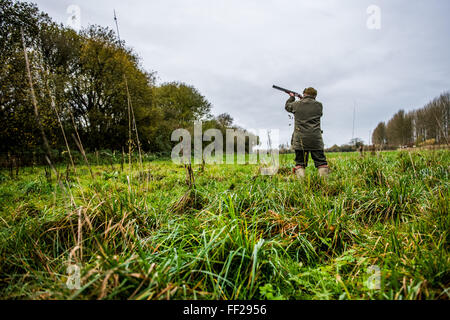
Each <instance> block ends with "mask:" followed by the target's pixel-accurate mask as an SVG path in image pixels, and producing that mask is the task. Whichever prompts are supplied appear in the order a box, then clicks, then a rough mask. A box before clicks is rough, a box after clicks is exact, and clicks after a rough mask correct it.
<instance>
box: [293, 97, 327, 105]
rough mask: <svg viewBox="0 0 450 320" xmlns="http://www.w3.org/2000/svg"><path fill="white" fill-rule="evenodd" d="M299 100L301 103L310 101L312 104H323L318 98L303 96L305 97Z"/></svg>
mask: <svg viewBox="0 0 450 320" xmlns="http://www.w3.org/2000/svg"><path fill="white" fill-rule="evenodd" d="M297 102H300V103H310V104H320V105H322V102H320V101H317V100H316V99H312V98H303V99H301V100H299V101H297Z"/></svg>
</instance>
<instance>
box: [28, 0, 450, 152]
mask: <svg viewBox="0 0 450 320" xmlns="http://www.w3.org/2000/svg"><path fill="white" fill-rule="evenodd" d="M37 4H38V5H39V7H40V8H41V9H42V10H43V11H46V12H48V13H49V14H50V16H51V17H53V18H54V19H55V20H56V21H59V22H62V23H65V22H66V20H67V14H66V8H67V7H68V6H69V5H70V4H76V5H79V6H80V8H81V12H82V24H83V26H87V24H99V25H103V26H109V27H111V28H114V24H113V19H112V15H113V8H115V9H116V11H117V12H118V16H119V24H120V29H121V36H122V38H123V39H124V40H126V42H127V45H128V46H130V47H132V48H134V50H135V51H136V52H137V53H138V54H139V55H140V56H141V57H142V63H143V66H144V67H145V68H146V69H148V70H156V71H158V75H159V77H160V79H161V81H162V82H167V81H174V80H176V81H183V82H186V83H189V84H192V85H194V86H196V87H197V88H198V89H199V90H200V91H201V92H202V94H204V95H205V96H206V97H207V98H208V100H210V102H211V103H212V104H213V105H214V109H213V112H214V113H215V114H220V113H223V112H228V113H230V114H231V115H232V116H233V118H234V119H235V120H236V122H237V123H238V125H240V126H242V127H245V128H271V129H279V130H280V132H281V142H286V141H290V137H291V131H292V127H289V119H288V115H287V114H286V112H285V111H284V103H285V100H286V99H287V97H286V96H284V95H283V94H282V93H280V92H277V91H275V90H273V89H272V88H271V87H272V85H273V84H278V85H280V86H284V87H288V88H292V89H293V90H300V91H301V90H302V89H303V88H305V87H307V86H314V87H316V88H317V89H318V90H319V98H318V99H319V100H320V101H321V102H323V104H324V112H325V114H324V118H323V125H322V126H323V129H324V132H325V133H324V140H325V144H326V145H327V146H331V145H333V144H343V143H346V142H348V141H349V140H350V139H351V135H352V122H353V110H354V105H355V103H356V105H357V118H356V134H357V136H359V137H362V138H363V139H364V140H365V141H366V142H368V141H369V134H370V131H371V130H373V129H374V128H375V126H376V125H377V123H378V122H379V121H383V120H388V119H389V118H390V117H391V116H392V115H393V114H394V113H395V112H396V111H398V109H400V108H404V109H406V110H411V109H415V108H419V107H422V106H423V105H424V104H425V103H426V102H427V101H429V100H431V99H432V98H433V97H435V96H436V95H439V94H440V93H441V92H443V91H444V90H448V89H449V87H450V80H449V79H450V62H449V60H448V57H449V56H450V55H449V53H450V52H449V51H450V50H449V44H448V39H447V38H448V30H450V22H449V20H448V19H447V17H446V15H447V13H448V12H449V9H450V2H448V1H438V0H430V1H426V2H425V1H423V2H414V3H412V2H410V1H406V0H402V1H395V2H393V1H388V0H378V1H361V0H349V1H337V0H324V1H312V0H311V1H288V0H276V1H275V0H266V1H261V0H259V1H256V0H245V1H242V0H239V1H238V0H191V1H185V0H164V1H163V0H159V1H151V2H150V1H143V0H141V1H133V2H132V4H131V3H130V2H124V1H117V0H113V1H106V0H100V1H95V3H94V2H92V1H72V0H71V1H66V0H63V1H57V2H56V1H52V0H38V1H37ZM371 4H375V5H378V6H379V7H380V9H381V19H382V20H381V29H380V30H369V29H368V28H367V27H366V21H367V19H368V15H367V13H366V9H367V7H368V6H369V5H371Z"/></svg>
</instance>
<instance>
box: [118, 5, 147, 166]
mask: <svg viewBox="0 0 450 320" xmlns="http://www.w3.org/2000/svg"><path fill="white" fill-rule="evenodd" d="M114 22H115V23H116V30H117V37H118V38H119V45H120V47H121V48H122V49H123V47H122V40H121V38H120V31H119V22H118V19H117V15H116V10H114ZM123 77H124V80H125V88H126V91H127V100H128V135H129V141H128V152H129V162H130V171H131V142H132V137H131V135H132V133H131V118H133V126H134V131H135V133H136V140H137V145H138V151H139V164H140V169H141V171H142V151H141V142H140V141H139V133H138V130H137V125H136V117H135V116H134V109H133V104H132V102H131V95H130V89H129V87H128V79H127V76H126V74H124V75H123Z"/></svg>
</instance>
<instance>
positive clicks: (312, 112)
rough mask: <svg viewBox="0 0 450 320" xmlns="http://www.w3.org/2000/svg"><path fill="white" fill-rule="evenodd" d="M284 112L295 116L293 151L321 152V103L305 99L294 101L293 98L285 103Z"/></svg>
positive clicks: (308, 98)
mask: <svg viewBox="0 0 450 320" xmlns="http://www.w3.org/2000/svg"><path fill="white" fill-rule="evenodd" d="M286 111H287V112H290V113H293V114H294V115H295V129H294V135H293V137H292V148H293V149H294V150H305V151H310V150H323V148H324V146H323V139H322V129H321V127H320V118H321V117H322V115H323V106H322V103H320V102H318V101H316V100H315V99H313V98H310V97H305V98H303V99H301V100H298V101H295V98H294V97H291V98H289V100H288V101H287V102H286Z"/></svg>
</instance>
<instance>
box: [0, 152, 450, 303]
mask: <svg viewBox="0 0 450 320" xmlns="http://www.w3.org/2000/svg"><path fill="white" fill-rule="evenodd" d="M328 156H329V161H330V166H331V169H332V173H331V175H330V177H329V179H328V180H327V181H323V180H321V179H320V178H319V177H318V175H317V172H316V170H315V169H314V168H312V167H310V168H308V170H307V178H306V179H305V180H304V181H298V180H296V179H295V177H294V176H292V175H291V174H290V172H291V169H290V168H291V167H292V166H293V160H292V155H289V156H283V158H282V161H281V164H282V168H281V169H280V171H279V173H278V175H276V176H273V177H269V176H261V175H260V174H259V167H258V166H256V165H234V166H232V165H231V166H230V165H222V166H210V165H206V166H205V167H204V168H202V167H201V166H194V168H193V169H194V176H195V186H194V187H189V186H188V185H187V184H186V170H185V168H184V167H183V166H178V165H175V164H173V163H172V162H170V161H168V160H155V161H147V162H145V163H144V170H143V172H139V168H138V165H137V164H135V166H134V169H133V172H132V174H131V175H130V174H129V171H128V168H127V167H125V168H124V172H121V169H120V165H117V164H116V165H113V166H111V165H104V166H93V167H92V171H93V174H94V178H92V177H91V175H90V172H89V170H88V168H87V167H86V166H84V167H83V166H81V164H80V165H79V166H77V171H76V173H75V172H73V170H71V171H70V172H67V171H66V170H67V169H66V167H65V166H61V167H60V168H59V171H60V172H61V175H62V176H63V177H64V179H63V181H64V182H63V183H64V186H65V188H66V192H64V191H63V190H62V189H61V187H60V186H59V185H58V184H57V182H56V179H55V177H54V176H53V180H51V181H49V179H48V177H47V176H46V174H45V171H44V169H43V168H26V169H25V170H23V171H22V173H21V174H20V175H19V177H18V178H15V179H11V178H10V177H9V173H8V172H6V171H4V172H2V174H1V175H0V298H2V299H448V298H449V296H450V291H449V290H450V289H449V288H450V255H449V231H450V216H449V201H448V199H449V198H450V197H449V166H450V151H448V150H446V151H434V152H432V151H420V152H415V153H409V152H391V153H382V154H378V155H376V156H371V155H366V156H365V158H360V157H359V155H357V154H329V155H328ZM77 266H78V267H79V269H78V267H77ZM78 271H79V275H80V278H81V279H80V287H79V289H77V288H76V287H77V285H76V280H74V279H77V278H76V276H77V274H78ZM378 271H379V273H378ZM378 279H379V282H378ZM67 284H69V286H68V285H67ZM377 285H380V287H379V289H378V288H377ZM74 287H75V288H74Z"/></svg>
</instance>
